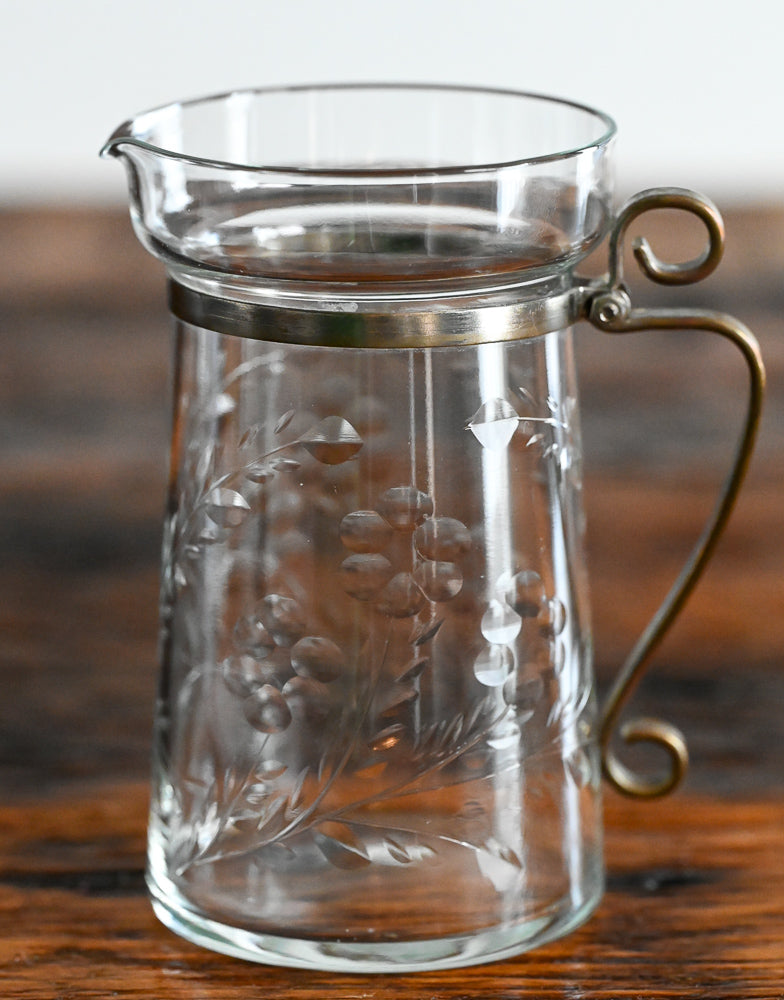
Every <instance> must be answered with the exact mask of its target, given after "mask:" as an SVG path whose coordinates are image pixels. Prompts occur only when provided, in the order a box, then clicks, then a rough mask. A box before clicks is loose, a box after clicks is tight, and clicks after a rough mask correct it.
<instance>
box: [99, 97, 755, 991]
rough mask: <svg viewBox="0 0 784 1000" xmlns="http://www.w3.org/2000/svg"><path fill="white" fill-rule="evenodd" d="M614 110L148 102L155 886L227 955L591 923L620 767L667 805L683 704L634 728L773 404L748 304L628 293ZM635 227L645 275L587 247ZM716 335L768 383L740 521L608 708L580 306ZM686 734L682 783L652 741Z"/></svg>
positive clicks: (663, 617)
mask: <svg viewBox="0 0 784 1000" xmlns="http://www.w3.org/2000/svg"><path fill="white" fill-rule="evenodd" d="M614 132H615V129H614V125H613V123H612V121H611V119H610V118H608V117H607V116H606V115H604V114H601V113H598V112H596V111H593V110H591V109H589V108H586V107H582V106H580V105H578V104H574V103H569V102H566V101H561V100H555V99H551V98H547V97H541V96H536V95H528V94H518V93H509V92H502V91H489V90H476V89H466V88H448V87H409V86H375V85H374V86H329V87H322V88H307V87H303V88H290V89H283V90H273V91H248V92H239V93H231V94H226V95H223V96H218V97H214V98H209V99H205V100H200V101H194V102H191V103H182V104H173V105H170V106H168V107H163V108H160V109H157V110H154V111H151V112H148V113H146V114H142V115H140V116H138V117H136V118H134V119H133V120H131V121H129V122H127V123H125V124H124V125H122V126H121V127H120V128H119V129H118V130H117V131H116V132H115V133H114V134H113V135H112V137H111V138H110V139H109V141H108V143H107V144H106V146H105V149H104V153H105V154H106V155H111V156H116V157H118V158H119V159H121V160H122V161H123V163H124V164H125V167H126V169H127V173H128V179H129V184H130V195H131V214H132V218H133V223H134V226H135V228H136V232H137V234H138V236H139V238H140V239H141V241H142V243H143V244H144V245H145V246H146V247H147V248H148V249H149V250H150V251H151V252H152V253H153V254H155V255H156V256H157V257H159V258H160V259H161V260H162V261H163V262H164V264H165V266H166V268H167V270H168V274H169V278H170V284H169V289H170V304H171V310H172V313H173V315H174V317H175V325H176V360H175V369H174V420H173V439H172V452H171V472H170V480H169V493H168V507H167V513H166V520H165V540H164V553H163V574H162V588H161V605H160V608H161V639H160V649H161V661H162V664H161V681H160V691H159V698H158V703H157V711H156V726H155V748H154V788H153V798H152V808H151V817H150V827H149V866H148V882H149V886H150V891H151V894H152V898H153V902H154V906H155V909H156V912H157V913H158V915H159V917H160V918H161V919H162V920H163V921H164V922H165V923H166V924H167V925H169V926H170V927H172V928H173V929H174V930H175V931H177V932H179V933H180V934H182V935H184V936H185V937H187V938H189V939H191V940H192V941H196V942H198V943H201V944H203V945H206V946H208V947H211V948H214V949H217V950H219V951H223V952H227V953H229V954H234V955H238V956H241V957H244V958H250V959H256V960H259V961H265V962H269V963H274V964H282V965H291V966H301V967H310V968H322V969H342V970H354V971H394V970H398V971H406V970H415V969H425V968H429V969H438V968H449V967H454V966H460V965H468V964H472V963H478V962H483V961H489V960H491V959H496V958H502V957H505V956H509V955H513V954H516V953H518V952H521V951H523V950H525V949H528V948H531V947H534V946H536V945H539V944H541V943H542V942H545V941H548V940H551V939H553V938H555V937H558V936H560V935H563V934H565V933H566V932H567V931H569V930H570V929H571V928H574V927H575V926H577V925H578V924H579V923H580V922H581V921H583V920H584V919H585V918H586V917H587V916H588V915H589V914H590V913H591V911H592V910H593V909H594V907H595V906H596V905H597V903H598V901H599V899H600V896H601V893H602V889H603V859H602V813H601V803H600V783H601V776H602V772H604V774H605V776H606V777H607V778H608V779H609V781H610V782H612V783H613V784H614V785H615V786H616V787H617V788H619V789H620V790H622V791H625V792H627V793H629V794H636V795H648V796H654V795H659V794H663V793H664V792H666V791H668V790H669V789H670V788H671V787H673V786H674V785H675V784H676V783H677V781H678V780H679V778H680V776H681V774H682V772H683V769H684V768H685V765H686V749H685V745H684V742H683V739H682V737H681V735H680V734H679V733H678V732H677V731H676V730H675V729H673V727H671V726H669V725H668V724H666V723H664V722H657V721H651V720H645V721H640V722H632V723H627V724H626V726H624V727H622V729H621V732H620V734H619V736H618V737H617V738H614V729H615V725H616V722H617V719H618V715H619V713H620V710H621V707H622V705H623V702H624V700H625V698H626V696H627V694H628V693H629V691H630V690H631V688H632V687H633V684H634V682H635V681H636V679H637V677H638V675H639V673H640V670H641V668H642V666H643V663H644V661H645V660H646V659H647V657H648V654H649V653H650V651H651V650H652V649H653V648H654V646H655V645H656V643H657V642H658V640H659V638H660V637H661V635H662V634H663V632H664V630H665V629H666V628H667V626H668V625H669V623H670V621H671V620H672V618H673V617H674V616H675V614H677V612H678V610H679V609H680V607H681V605H682V604H683V602H684V601H685V599H686V596H687V594H688V592H689V591H690V589H691V587H692V586H693V583H694V581H695V579H696V577H697V575H698V574H699V572H700V570H701V569H702V567H703V565H704V563H705V561H706V560H707V558H708V556H709V554H710V551H711V550H712V548H713V545H714V543H715V540H716V538H717V537H718V534H719V532H720V530H721V528H722V527H723V525H724V523H725V521H726V518H727V516H728V514H729V510H730V507H731V506H732V503H733V500H734V498H735V495H736V493H737V490H738V487H739V485H740V481H741V478H742V476H743V473H744V471H745V467H746V464H747V462H748V458H749V455H750V451H751V447H752V442H753V437H754V433H755V428H756V424H757V421H758V417H759V408H760V402H761V396H762V385H763V373H762V367H761V363H760V361H759V357H758V352H757V348H756V344H755V342H754V339H753V337H752V336H751V335H750V334H749V333H748V331H747V330H745V328H743V327H742V326H741V325H740V324H738V323H736V322H735V321H733V320H731V319H729V318H728V317H726V316H723V315H719V314H715V313H699V312H692V311H689V310H676V311H643V310H638V309H633V308H631V304H630V301H629V297H628V294H627V292H626V290H625V286H624V284H623V274H622V249H623V237H624V234H625V232H626V229H627V227H628V225H629V223H630V222H631V221H632V219H634V218H635V217H636V216H638V215H639V214H641V213H642V212H644V211H646V210H648V209H649V208H661V207H670V208H679V209H684V210H686V211H689V212H692V213H694V214H696V215H697V216H698V217H699V218H700V219H702V221H703V222H704V224H705V226H706V228H707V232H708V246H707V249H706V250H705V252H704V254H703V255H702V257H700V258H699V259H698V260H695V261H691V262H688V263H685V264H683V263H682V264H666V263H663V262H661V261H660V260H658V259H657V258H656V257H655V256H654V254H653V252H652V251H651V249H650V247H649V246H648V245H647V244H646V243H645V241H641V242H639V243H638V244H637V245H636V246H635V254H636V256H637V259H638V261H639V263H640V266H641V267H642V268H643V270H644V271H645V273H646V274H647V275H648V276H649V277H651V278H652V279H654V280H656V281H660V282H664V283H671V284H682V283H687V282H689V281H695V280H697V279H699V278H701V277H703V276H704V275H706V274H707V273H709V272H710V271H711V270H712V269H713V268H714V267H715V265H716V264H717V263H718V259H719V257H720V255H721V249H722V227H721V220H720V218H719V216H718V214H717V212H716V210H715V208H713V206H712V205H711V204H710V203H709V202H708V201H706V200H705V199H704V198H700V197H699V196H697V195H694V194H692V193H690V192H684V191H680V190H676V189H665V190H655V191H649V192H644V193H643V194H641V195H638V196H637V197H636V198H634V199H632V200H631V201H630V202H629V203H628V204H627V205H626V206H625V207H624V208H623V209H622V210H621V211H620V213H619V214H618V215H617V216H616V217H615V218H613V213H612V208H611V202H612V180H611V178H612V172H611V153H612V144H613V137H614ZM608 233H609V234H610V244H609V256H610V273H609V274H608V275H607V276H605V277H604V278H602V279H601V280H599V281H593V282H591V281H587V280H584V279H581V278H579V277H578V276H576V274H575V268H576V266H577V265H578V264H579V262H580V261H581V260H582V259H583V258H584V257H585V256H586V254H587V253H588V252H589V251H590V250H591V249H592V248H594V247H595V246H596V245H597V244H598V243H599V242H600V241H601V240H602V239H603V237H605V236H606V235H607V234H608ZM580 319H588V320H589V321H590V322H592V323H593V324H594V325H595V326H596V327H598V328H599V329H601V330H605V331H609V332H625V331H629V330H638V329H643V328H656V327H679V328H684V327H700V328H705V329H708V330H713V331H716V332H718V333H720V334H722V335H724V336H726V337H729V338H730V339H731V340H733V341H734V342H735V343H736V344H737V345H738V346H739V347H740V348H741V350H742V352H743V354H744V357H745V359H746V361H747V364H748V367H749V371H750V374H751V391H750V405H749V410H748V415H747V420H746V424H745V428H744V431H743V435H742V439H741V446H740V449H739V452H738V455H737V457H736V459H735V462H734V465H733V467H732V471H731V474H730V476H729V479H728V481H727V484H726V486H725V489H724V492H723V494H722V496H721V497H720V500H719V503H718V506H717V508H716V511H715V514H714V515H713V517H712V519H711V522H710V523H709V525H708V526H707V527H706V529H705V532H704V534H703V536H702V538H701V539H700V540H699V542H698V543H697V546H696V548H695V550H694V552H693V553H692V555H691V557H690V559H689V561H688V564H687V566H686V567H685V569H684V570H683V573H682V575H681V577H680V578H679V580H678V581H677V582H676V584H675V586H674V588H673V590H672V592H671V594H670V595H669V596H668V598H667V600H666V601H665V604H664V606H663V608H662V610H661V611H660V612H659V614H658V615H657V617H656V619H655V620H654V622H653V623H652V625H651V626H650V627H649V629H648V631H647V632H646V634H645V635H644V636H643V638H642V639H641V641H640V643H639V645H638V646H637V648H636V649H635V650H634V651H633V652H632V654H631V656H630V658H629V660H628V662H627V663H626V665H625V666H624V668H623V669H622V671H621V673H620V676H619V678H618V681H617V684H616V686H615V688H614V689H613V691H611V693H610V696H609V698H608V700H607V704H606V705H605V706H604V708H603V709H602V711H600V710H599V708H598V706H597V698H596V692H595V685H594V679H593V673H592V664H591V631H590V622H589V609H588V588H587V579H586V568H585V562H584V554H583V514H582V507H581V495H580V494H581V446H580V429H579V415H578V407H577V387H576V379H575V371H574V362H573V356H572V332H571V328H572V326H573V324H574V323H575V322H576V321H578V320H580ZM624 740H626V741H640V740H651V741H654V742H657V743H659V744H660V745H661V746H663V747H665V749H666V750H667V751H668V753H669V756H670V761H671V769H670V771H669V772H668V773H667V774H664V775H656V776H653V777H651V776H639V775H636V774H634V773H633V772H632V771H631V770H629V768H628V767H627V766H626V765H625V764H624V763H623V761H622V760H621V757H620V751H619V746H618V745H619V744H621V743H622V742H623V741H624Z"/></svg>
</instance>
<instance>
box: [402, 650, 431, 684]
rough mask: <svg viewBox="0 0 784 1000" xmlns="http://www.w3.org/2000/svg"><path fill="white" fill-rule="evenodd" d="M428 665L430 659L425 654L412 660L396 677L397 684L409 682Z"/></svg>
mask: <svg viewBox="0 0 784 1000" xmlns="http://www.w3.org/2000/svg"><path fill="white" fill-rule="evenodd" d="M429 665H430V660H429V658H428V657H427V656H419V657H417V658H416V659H415V660H412V661H411V662H410V663H409V664H408V665H407V666H406V669H405V670H404V671H403V673H402V674H401V675H400V676H399V677H398V678H396V683H397V684H410V683H411V681H414V680H416V679H417V677H419V676H420V675H421V674H422V673H424V671H425V670H426V669H427V668H428V666H429Z"/></svg>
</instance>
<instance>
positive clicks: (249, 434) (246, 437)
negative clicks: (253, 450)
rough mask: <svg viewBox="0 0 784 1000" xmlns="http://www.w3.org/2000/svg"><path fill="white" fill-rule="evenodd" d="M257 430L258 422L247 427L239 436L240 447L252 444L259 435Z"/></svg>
mask: <svg viewBox="0 0 784 1000" xmlns="http://www.w3.org/2000/svg"><path fill="white" fill-rule="evenodd" d="M259 430H260V428H259V425H258V424H253V425H252V426H251V427H249V428H248V429H247V430H246V431H245V433H244V434H243V435H242V437H241V438H240V441H239V446H240V448H247V447H248V446H249V445H252V444H253V442H254V441H255V440H256V438H257V437H258V436H259Z"/></svg>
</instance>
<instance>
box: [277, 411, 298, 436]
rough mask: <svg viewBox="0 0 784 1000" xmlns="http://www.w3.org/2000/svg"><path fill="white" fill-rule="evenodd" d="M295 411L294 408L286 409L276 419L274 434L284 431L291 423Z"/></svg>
mask: <svg viewBox="0 0 784 1000" xmlns="http://www.w3.org/2000/svg"><path fill="white" fill-rule="evenodd" d="M295 413H296V410H286V412H285V413H284V414H283V416H282V417H280V419H279V420H278V422H277V423H276V424H275V430H274V433H275V434H280V432H281V431H285V429H286V428H287V427H288V425H289V424H290V423H291V421H292V418H293V417H294V414H295Z"/></svg>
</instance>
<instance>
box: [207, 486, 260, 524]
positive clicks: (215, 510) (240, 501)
mask: <svg viewBox="0 0 784 1000" xmlns="http://www.w3.org/2000/svg"><path fill="white" fill-rule="evenodd" d="M249 513H250V504H249V503H248V501H247V500H246V499H245V497H244V496H242V494H241V493H237V491H236V490H228V489H217V490H213V491H212V492H211V493H210V494H209V496H208V498H207V517H209V518H210V520H211V521H214V522H215V523H216V524H217V525H219V527H221V528H236V527H237V526H238V525H240V524H242V522H243V521H244V520H245V518H246V517H247V516H248V514H249Z"/></svg>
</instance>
